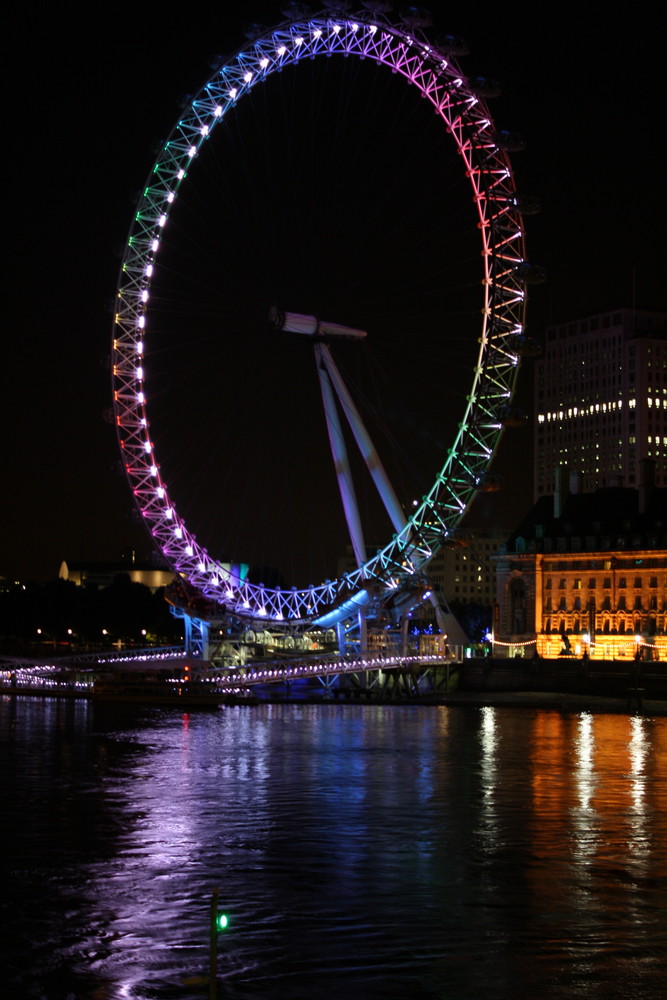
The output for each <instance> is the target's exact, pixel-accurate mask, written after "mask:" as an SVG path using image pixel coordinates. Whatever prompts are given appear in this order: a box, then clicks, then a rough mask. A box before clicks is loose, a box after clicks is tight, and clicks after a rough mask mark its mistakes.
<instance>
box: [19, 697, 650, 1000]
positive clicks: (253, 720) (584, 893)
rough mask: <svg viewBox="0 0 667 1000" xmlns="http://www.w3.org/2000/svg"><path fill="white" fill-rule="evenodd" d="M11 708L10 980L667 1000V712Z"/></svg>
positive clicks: (131, 990)
mask: <svg viewBox="0 0 667 1000" xmlns="http://www.w3.org/2000/svg"><path fill="white" fill-rule="evenodd" d="M0 713H1V716H2V740H3V754H2V764H1V765H0V789H1V791H2V801H3V803H4V810H3V811H4V813H5V817H4V821H3V824H2V857H3V886H5V892H4V894H3V902H2V907H3V917H4V921H3V923H4V926H5V928H6V932H5V934H4V936H3V951H4V958H3V969H4V981H5V983H6V984H7V988H8V989H9V991H10V992H9V994H8V995H10V996H21V997H28V998H30V997H44V998H48V1000H60V998H63V1000H64V998H69V1000H71V998H79V997H81V998H83V997H90V998H93V997H94V998H98V1000H99V998H128V1000H149V998H165V1000H170V998H174V1000H175V998H181V1000H182V998H186V1000H187V998H190V997H192V998H195V997H202V996H206V991H207V987H206V986H205V984H204V985H203V984H202V982H203V981H202V977H205V976H206V974H207V967H208V917H209V901H210V898H211V893H212V891H213V889H214V888H216V887H217V888H219V891H220V903H221V906H222V907H223V908H224V909H225V912H227V913H229V915H230V927H229V929H228V930H227V931H226V932H225V933H224V934H223V935H221V936H220V939H219V965H218V968H219V974H220V983H221V990H220V995H221V996H224V997H225V998H229V997H232V998H263V997H271V998H274V997H276V996H285V997H304V998H305V997H309V998H319V997H322V998H324V997H339V996H341V995H344V996H345V997H346V998H357V997H358V998H362V997H363V998H374V997H378V998H379V997H389V998H393V997H396V998H398V997H405V996H410V997H423V998H436V997H438V998H439V997H455V998H463V1000H467V998H473V997H474V998H476V1000H479V998H487V997H488V998H491V997H493V998H494V1000H496V998H499V997H521V996H526V997H528V996H531V997H534V996H536V995H541V996H543V997H545V998H560V997H572V996H576V995H581V996H584V995H585V996H587V997H591V996H593V997H595V996H600V997H602V996H604V997H614V996H621V995H623V997H625V998H627V997H630V998H649V997H651V998H652V997H655V996H657V995H660V989H661V984H662V983H663V982H664V976H665V974H666V973H667V955H666V946H665V941H666V940H667V915H666V912H665V909H664V901H663V897H662V890H661V884H664V883H663V882H662V880H664V877H665V874H666V868H667V847H666V845H667V836H666V834H667V830H666V828H665V827H666V825H667V819H666V817H667V808H666V806H667V784H666V779H667V764H666V760H667V758H666V755H665V749H666V748H667V719H659V720H650V719H644V718H634V717H627V716H624V715H618V716H592V715H588V714H585V713H584V714H574V715H565V714H561V713H557V712H546V711H533V710H515V709H490V708H487V709H462V708H449V709H448V708H435V707H434V708H425V707H408V706H404V707H400V708H398V707H393V706H392V707H383V706H372V705H365V706H351V705H345V706H340V705H322V706H315V705H307V706H297V705H292V706H289V705H287V706H285V705H281V706H270V705H264V706H258V707H253V708H242V709H222V710H220V711H214V712H202V713H198V714H192V715H190V716H181V715H179V714H178V713H176V712H169V711H166V710H151V709H145V710H142V709H137V708H132V709H128V710H122V711H120V712H119V711H118V710H112V709H110V708H109V707H106V708H105V707H103V706H99V705H98V706H89V705H86V704H84V703H81V704H67V703H58V702H56V701H40V700H34V701H31V700H29V699H14V700H12V699H5V700H4V701H3V702H2V703H1V705H0ZM656 991H657V992H656Z"/></svg>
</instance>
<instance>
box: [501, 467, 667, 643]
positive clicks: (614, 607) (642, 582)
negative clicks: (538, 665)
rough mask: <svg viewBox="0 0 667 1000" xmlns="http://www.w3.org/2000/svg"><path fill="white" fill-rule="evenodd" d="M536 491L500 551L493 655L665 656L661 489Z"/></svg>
mask: <svg viewBox="0 0 667 1000" xmlns="http://www.w3.org/2000/svg"><path fill="white" fill-rule="evenodd" d="M651 471H652V463H650V462H648V461H646V462H644V463H643V465H642V466H641V471H640V475H641V476H642V479H641V481H640V485H639V488H638V489H628V488H622V487H606V488H602V489H598V490H596V491H595V492H594V493H571V494H570V495H569V496H567V497H562V496H559V495H558V494H556V495H555V496H554V497H547V496H543V497H540V499H539V500H538V501H537V503H536V504H535V505H534V507H533V508H532V510H531V511H530V512H529V514H528V515H527V516H526V518H525V519H524V521H523V522H522V523H521V525H519V527H518V528H517V529H516V531H515V532H514V534H513V535H512V536H511V537H510V538H509V540H508V541H507V543H506V545H505V546H504V547H503V549H502V550H501V551H500V552H499V554H498V556H497V560H496V563H497V569H496V587H497V603H496V608H495V613H494V630H493V631H494V655H496V656H507V655H516V654H517V653H519V654H522V655H526V656H532V655H533V654H534V652H535V650H537V653H538V654H539V656H540V657H543V658H548V659H552V658H555V657H558V656H561V655H575V656H584V655H587V656H589V657H591V658H592V659H623V658H627V659H633V658H635V656H636V655H637V654H638V653H639V654H640V656H641V658H643V659H653V660H654V659H661V660H665V659H667V489H665V488H659V487H657V486H654V485H653V483H652V480H651V478H650V473H651Z"/></svg>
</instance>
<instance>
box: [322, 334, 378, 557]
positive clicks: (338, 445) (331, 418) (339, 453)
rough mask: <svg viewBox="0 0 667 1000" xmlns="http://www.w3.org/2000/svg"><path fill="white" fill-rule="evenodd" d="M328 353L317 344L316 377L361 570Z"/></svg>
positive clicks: (361, 549)
mask: <svg viewBox="0 0 667 1000" xmlns="http://www.w3.org/2000/svg"><path fill="white" fill-rule="evenodd" d="M325 350H326V348H325V347H323V345H322V344H315V363H316V365H317V375H318V378H319V380H320V389H321V390H322V402H323V403H324V415H325V417H326V421H327V431H328V433H329V444H330V446H331V453H332V455H333V460H334V465H335V468H336V477H337V479H338V488H339V489H340V495H341V499H342V501H343V510H344V511H345V519H346V520H347V527H348V531H349V532H350V540H351V542H352V548H353V550H354V557H355V559H356V560H357V566H362V565H363V564H364V563H365V562H366V545H365V542H364V533H363V530H362V527H361V518H360V516H359V505H358V504H357V497H356V494H355V492H354V483H353V482H352V472H351V470H350V463H349V460H348V457H347V448H346V447H345V439H344V437H343V429H342V427H341V425H340V420H339V419H338V410H337V409H336V400H335V399H334V394H333V389H332V387H331V382H330V380H329V379H330V376H329V374H328V371H327V369H326V367H325V364H324V359H323V357H322V354H323V351H325ZM327 353H328V352H327Z"/></svg>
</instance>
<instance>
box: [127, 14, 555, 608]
mask: <svg viewBox="0 0 667 1000" xmlns="http://www.w3.org/2000/svg"><path fill="white" fill-rule="evenodd" d="M348 7H349V5H347V4H343V3H329V4H326V5H325V8H326V9H324V10H323V11H321V12H319V13H317V14H312V15H311V14H309V13H308V12H307V9H306V8H305V7H304V6H303V5H302V4H298V3H293V4H290V5H289V8H288V9H287V10H286V11H285V13H286V16H287V20H286V21H285V22H283V23H282V24H280V25H279V26H278V27H276V28H273V29H270V30H264V29H261V28H256V29H254V30H252V31H250V32H249V35H250V36H251V37H249V40H248V42H247V44H246V45H244V46H243V47H242V48H241V49H239V50H238V51H237V52H236V54H235V55H233V56H232V57H230V58H228V59H226V60H224V61H223V62H222V64H221V65H220V66H219V67H216V69H215V72H214V73H213V74H212V76H211V77H210V79H208V80H207V82H206V83H205V84H204V86H203V87H202V88H201V90H200V91H199V92H198V93H197V94H196V96H195V97H194V98H193V99H190V100H189V102H188V104H187V106H186V107H185V108H184V110H183V112H182V114H181V116H180V117H179V120H178V122H177V124H176V125H175V127H174V128H173V130H172V132H171V134H170V136H169V138H168V139H167V141H166V142H165V143H164V144H163V146H162V148H161V149H160V151H159V154H158V156H157V159H156V161H155V163H154V166H153V168H152V170H151V173H150V175H149V178H148V181H147V183H146V186H145V189H144V191H143V194H142V196H141V198H140V200H139V203H138V206H137V210H136V214H135V216H134V220H133V223H132V227H131V230H130V234H129V239H128V241H127V245H126V248H125V251H124V257H123V262H122V266H121V272H120V279H119V285H118V290H117V299H116V307H115V316H114V333H113V353H112V388H113V404H114V414H115V422H116V427H117V434H118V439H119V444H120V449H121V455H122V461H123V465H124V469H125V473H126V475H127V478H128V481H129V484H130V487H131V489H132V492H133V495H134V499H135V502H136V505H137V506H138V509H139V511H140V514H141V518H142V520H143V522H144V523H145V525H146V527H147V529H148V530H149V532H150V534H151V536H152V538H153V540H154V544H155V545H156V546H157V547H158V548H159V550H160V551H161V553H162V554H163V556H164V557H165V558H166V560H167V562H168V563H169V565H170V566H171V567H172V568H173V570H174V571H175V572H176V573H177V574H179V575H180V576H181V578H183V579H184V580H187V581H188V582H189V584H190V585H191V586H192V587H193V588H194V589H195V590H196V591H197V592H198V593H200V594H201V595H203V596H204V597H205V598H206V599H208V600H209V601H210V602H213V603H215V604H216V605H218V606H220V607H221V609H224V610H226V611H229V612H231V613H232V614H234V615H236V616H239V617H240V618H242V619H246V620H251V621H255V622H259V621H262V622H265V623H272V624H273V625H275V626H278V627H280V625H281V624H285V625H288V624H289V625H295V624H297V625H298V624H305V623H313V622H314V623H317V624H322V625H326V626H329V625H332V624H335V623H336V622H339V621H341V620H342V619H344V618H345V617H346V616H348V617H349V616H350V615H353V614H356V613H358V612H359V610H360V609H361V608H363V607H364V605H365V604H367V603H368V602H369V600H370V599H371V595H376V596H377V594H378V593H381V594H384V595H387V596H390V595H391V594H392V593H398V592H400V591H401V590H402V589H409V588H410V587H411V586H413V585H414V583H415V581H417V580H419V579H420V578H422V577H423V574H424V571H425V568H426V567H427V565H428V563H429V561H430V560H431V559H432V557H433V555H434V554H435V553H436V551H437V550H438V548H439V547H440V546H441V545H443V544H446V543H447V542H448V540H452V539H454V538H455V536H456V532H457V528H458V526H459V524H460V522H461V520H462V518H463V517H464V515H465V513H466V511H467V510H468V508H469V506H470V504H471V502H472V500H473V499H474V497H475V496H476V494H477V492H478V491H479V490H480V489H484V488H488V487H489V485H490V483H491V482H492V480H491V477H490V475H489V471H488V470H489V464H490V462H491V459H492V457H493V454H494V451H495V449H496V446H497V443H498V440H499V438H500V435H501V433H502V430H503V428H504V426H506V425H507V424H508V423H509V422H511V412H512V407H511V400H512V396H513V390H514V385H515V380H516V376H517V372H518V367H519V362H520V358H521V356H522V355H523V354H525V353H529V352H530V341H529V339H528V338H527V337H526V336H525V334H524V322H525V306H526V284H527V283H528V282H530V281H531V280H535V279H536V278H538V279H539V274H538V273H537V269H535V268H533V267H532V266H531V265H530V264H528V262H527V261H526V260H525V252H524V235H523V223H522V217H521V204H520V200H519V197H518V195H517V192H516V188H515V183H514V178H513V174H512V170H511V166H510V162H509V156H508V154H509V152H510V151H511V150H512V148H513V147H514V145H515V144H516V138H515V137H514V136H513V135H512V134H510V133H505V132H499V131H498V130H497V129H496V127H495V125H494V122H493V120H492V117H491V114H490V112H489V108H488V104H487V101H486V97H487V96H490V91H491V90H492V88H493V84H492V83H491V82H490V81H487V80H484V79H480V78H477V79H474V80H471V79H467V78H466V76H465V75H464V74H463V73H462V71H461V69H460V66H459V64H458V62H457V55H458V54H459V53H460V43H459V42H458V41H457V40H456V39H454V38H450V37H448V38H444V39H440V40H437V41H430V40H429V38H428V37H427V35H426V29H427V28H428V27H429V26H430V18H429V16H428V15H427V14H426V13H425V12H424V11H423V10H421V9H420V8H409V10H408V12H407V13H406V14H404V15H403V16H402V17H401V18H400V19H398V20H394V19H392V18H390V11H391V5H390V4H388V3H384V2H381V0H376V2H369V3H364V4H363V9H362V10H361V11H359V12H357V13H355V14H354V16H352V15H351V14H348V13H347V12H346V9H347V8H348ZM323 57H352V58H355V59H358V60H366V61H368V62H372V63H374V64H376V66H377V67H378V71H379V72H390V73H392V74H395V75H398V76H399V77H400V78H402V79H403V81H404V82H405V84H406V86H407V87H410V88H413V91H414V92H415V94H416V95H421V97H422V98H424V99H426V101H427V102H428V103H429V104H430V105H431V107H432V110H433V111H434V112H435V115H436V116H437V120H438V122H439V123H440V124H441V128H442V130H444V131H445V132H446V133H448V134H449V136H450V137H451V141H452V142H453V143H454V145H455V147H456V149H457V151H458V153H459V154H460V157H461V159H462V163H463V168H464V172H465V175H466V177H467V181H468V184H469V188H468V190H469V192H470V193H471V194H472V198H473V200H474V204H475V206H476V213H477V217H478V231H479V240H480V247H479V249H480V253H481V261H482V274H481V279H482V286H483V293H482V302H481V317H482V318H481V324H480V329H479V330H478V331H477V336H478V339H479V350H478V353H477V358H476V363H475V365H474V367H473V371H472V375H471V385H470V390H469V394H468V397H467V402H466V405H465V409H464V413H463V416H462V420H461V422H460V423H459V426H458V430H457V432H456V434H455V436H454V440H453V441H452V444H451V446H450V447H449V449H448V450H447V451H446V454H444V455H442V459H441V463H439V468H438V470H437V474H436V475H435V477H434V481H433V482H432V484H431V486H430V488H429V489H428V490H427V491H426V492H425V494H424V495H423V496H422V497H421V499H420V500H419V501H418V502H416V503H415V505H414V507H413V509H412V510H411V511H410V512H409V513H406V512H405V511H404V510H403V508H402V506H401V504H400V502H399V501H398V499H397V498H396V496H395V494H394V493H393V490H392V488H391V484H390V483H389V481H388V479H387V477H386V476H385V475H384V473H383V472H382V471H378V472H377V475H378V477H379V478H378V479H377V480H376V485H377V488H378V490H379V491H380V493H381V495H382V497H383V502H384V504H385V507H386V509H387V511H388V512H389V515H390V517H391V521H392V524H393V527H394V532H393V534H392V537H391V538H390V540H389V541H388V542H387V543H386V544H385V545H384V546H383V547H381V548H379V549H378V550H377V551H375V552H374V553H373V554H371V555H370V556H369V554H368V553H367V552H366V549H365V546H364V542H363V537H362V533H361V530H360V528H359V525H358V511H357V510H356V506H355V503H354V499H353V494H351V490H352V489H353V488H352V484H351V479H350V476H349V475H346V474H342V475H341V474H339V476H338V481H339V487H340V491H341V497H342V499H343V504H344V506H345V507H346V518H347V524H348V530H349V532H350V539H351V541H352V547H353V549H354V552H355V557H356V558H355V561H356V567H355V568H354V569H352V570H351V571H349V572H346V573H344V574H342V575H340V576H339V577H338V578H337V579H335V580H327V581H326V582H325V583H322V584H320V585H317V586H314V585H309V586H307V587H299V586H293V587H291V589H287V588H281V587H269V586H264V585H262V584H256V583H253V582H249V580H248V579H247V578H246V577H245V576H244V575H243V574H242V573H240V572H239V571H238V569H237V568H236V567H235V566H234V565H233V564H230V563H225V562H221V561H219V560H217V559H216V558H214V557H213V556H212V555H211V554H209V552H208V551H207V548H206V547H205V546H204V545H202V544H200V542H198V540H197V537H196V535H195V533H194V532H193V530H191V528H190V527H189V526H188V525H187V524H186V522H185V519H184V518H183V516H182V515H181V513H180V512H179V510H178V509H177V506H176V504H175V503H174V502H173V499H172V498H171V496H170V488H169V484H168V482H167V481H166V480H165V478H163V475H162V471H161V466H160V460H159V457H158V455H157V453H156V449H155V446H154V443H153V436H152V433H151V424H150V422H149V416H150V392H149V390H148V386H147V377H146V371H145V364H146V361H145V359H146V344H147V343H150V338H151V332H152V311H151V292H152V285H153V283H154V281H155V276H156V273H157V272H158V269H159V267H160V261H161V250H162V247H163V242H164V236H165V233H166V232H168V230H169V226H170V222H171V216H172V212H173V208H174V205H175V204H177V203H178V200H179V197H180V196H181V194H182V192H183V190H184V186H185V185H187V184H188V182H189V180H190V178H191V176H192V175H194V174H195V173H196V170H197V166H198V161H199V160H200V159H201V160H204V159H205V158H206V155H207V148H208V146H209V143H210V140H211V138H212V136H213V135H214V133H215V131H216V129H217V128H219V126H220V123H221V122H223V121H224V120H225V119H226V116H228V115H229V114H230V112H232V111H235V110H236V109H237V107H238V108H239V109H240V110H242V109H243V102H244V99H246V98H247V97H248V95H249V94H250V93H251V92H252V91H254V90H255V89H256V88H261V87H262V86H264V85H265V84H266V82H267V81H268V80H269V78H271V77H272V76H274V75H275V74H277V73H280V72H281V71H282V70H283V69H284V68H286V67H294V66H298V65H299V64H301V63H304V62H306V61H311V60H314V59H320V58H323ZM278 305H279V306H280V307H285V306H289V307H292V305H293V304H292V303H279V304H278ZM272 318H273V322H274V325H275V326H277V327H278V328H279V329H283V330H288V331H289V330H291V331H296V332H297V333H301V334H304V333H306V334H309V335H310V336H311V338H312V340H313V345H314V351H315V356H316V361H317V372H318V376H319V380H320V386H321V390H322V399H323V403H324V409H325V413H326V419H327V427H328V430H329V439H330V442H331V447H332V452H333V458H334V462H335V463H336V467H337V469H338V470H340V469H341V467H343V466H345V464H346V462H345V458H346V456H345V454H344V452H341V451H338V452H337V451H336V445H335V440H336V439H337V440H339V441H340V439H341V435H340V427H339V424H338V417H337V406H340V407H342V409H343V412H344V413H345V415H346V416H347V419H348V421H349V422H350V426H351V427H352V429H353V431H354V434H355V438H356V440H357V444H358V446H359V448H360V450H361V451H362V453H364V458H365V461H366V464H367V466H368V468H369V469H371V468H373V469H375V470H376V471H377V470H379V469H381V463H380V461H379V457H378V455H377V452H376V451H375V449H374V446H373V443H372V441H371V440H370V438H369V436H368V434H367V433H366V431H365V428H364V426H363V421H362V420H361V418H359V416H358V414H357V415H356V416H355V409H354V403H353V402H352V400H351V397H350V394H349V392H348V390H347V388H346V386H345V384H344V382H343V380H342V379H341V377H340V374H339V372H338V369H337V368H336V365H335V363H334V361H333V358H332V354H331V352H330V350H329V347H330V344H331V343H332V341H335V340H336V339H337V338H339V337H352V338H355V337H361V336H362V335H363V331H357V330H353V329H350V328H347V327H343V326H339V325H337V324H336V323H329V324H327V323H323V322H322V321H321V320H320V319H319V318H318V317H314V316H313V317H311V316H306V315H302V314H299V313H283V312H280V309H277V310H275V311H274V313H273V315H272ZM330 318H331V319H332V320H336V319H337V317H330ZM335 396H336V397H337V399H338V403H336V399H335V398H334V397H335ZM364 449H365V452H364Z"/></svg>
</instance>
